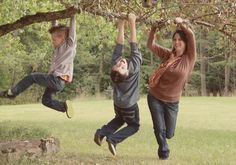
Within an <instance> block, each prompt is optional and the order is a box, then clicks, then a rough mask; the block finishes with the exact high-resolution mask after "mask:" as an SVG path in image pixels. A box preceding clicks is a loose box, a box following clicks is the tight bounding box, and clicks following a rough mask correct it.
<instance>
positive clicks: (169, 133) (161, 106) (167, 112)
mask: <svg viewBox="0 0 236 165" xmlns="http://www.w3.org/2000/svg"><path fill="white" fill-rule="evenodd" d="M147 101H148V106H149V110H150V112H151V116H152V121H153V129H154V133H155V136H156V140H157V143H158V145H159V148H158V155H159V157H161V158H167V157H168V156H169V147H168V144H167V141H166V138H168V139H170V138H172V137H173V136H174V132H175V127H176V120H177V114H178V109H179V108H178V106H179V102H175V103H169V102H164V101H161V100H158V99H156V98H155V97H153V96H152V95H151V94H150V93H149V94H148V96H147Z"/></svg>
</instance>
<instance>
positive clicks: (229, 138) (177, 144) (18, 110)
mask: <svg viewBox="0 0 236 165" xmlns="http://www.w3.org/2000/svg"><path fill="white" fill-rule="evenodd" d="M73 104H74V107H75V109H76V115H75V117H74V118H73V119H67V118H66V115H65V114H63V113H59V112H56V111H53V110H50V109H48V108H46V107H44V106H43V105H41V104H30V105H11V106H5V105H0V140H6V139H9V138H10V139H12V138H13V139H14V138H18V139H19V138H21V139H24V138H29V137H32V138H38V137H41V136H54V137H57V138H59V139H60V142H61V151H60V152H59V153H58V154H56V155H54V156H52V157H50V158H49V157H42V158H40V159H37V160H33V161H28V160H21V161H20V162H11V164H14V163H15V164H40V165H42V164H50V165H51V164H58V165H70V164H73V165H74V164H83V165H85V164H96V165H104V164H109V165H110V164H119V165H120V164H121V165H123V164H134V165H136V164H143V165H149V164H160V165H162V164H163V165H169V164H170V165H178V164H179V165H185V164H186V165H192V164H193V165H195V164H197V165H202V164H207V165H208V164H209V165H215V164H217V165H236V98H235V97H223V98H220V97H186V98H185V97H182V99H181V101H180V111H179V116H178V122H177V129H176V133H175V137H174V138H173V139H171V140H169V141H168V143H169V147H170V150H171V153H170V159H169V160H167V161H161V160H158V159H157V143H156V140H155V137H154V134H153V129H152V121H151V116H150V113H149V110H148V107H147V103H146V98H142V99H141V100H140V101H139V107H140V117H141V127H140V131H139V132H138V133H137V134H135V135H133V136H131V137H130V138H128V139H127V140H125V141H124V142H122V143H120V144H119V145H118V146H117V156H116V157H113V156H112V155H111V153H110V152H109V150H108V148H107V144H106V142H104V143H103V146H101V147H99V146H97V145H96V144H95V143H94V142H93V135H94V132H95V131H96V129H97V128H100V127H101V126H102V125H104V124H106V123H107V122H108V121H110V120H111V119H112V118H113V116H114V113H113V105H112V100H96V99H78V100H73ZM16 130H17V131H18V132H17V131H16ZM0 164H1V162H0Z"/></svg>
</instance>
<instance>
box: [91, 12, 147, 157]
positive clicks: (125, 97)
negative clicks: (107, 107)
mask: <svg viewBox="0 0 236 165" xmlns="http://www.w3.org/2000/svg"><path fill="white" fill-rule="evenodd" d="M128 22H129V25H130V29H131V33H130V48H131V57H130V58H129V59H126V58H122V57H121V55H122V49H123V45H124V24H125V20H123V19H119V20H118V35H117V44H116V47H115V49H114V52H113V56H112V69H111V74H110V76H111V80H112V81H113V90H114V92H113V100H114V110H115V117H114V118H113V119H112V120H111V121H110V122H109V123H108V124H107V125H104V126H102V128H101V129H98V130H97V131H96V133H95V135H94V142H95V143H96V144H97V145H99V146H101V144H102V140H103V138H104V137H106V141H107V143H108V148H109V150H110V152H111V153H112V154H113V155H114V156H115V155H116V145H117V144H118V143H120V142H122V141H123V140H124V139H126V138H127V137H129V136H131V135H133V134H135V133H136V132H137V131H138V130H139V126H140V125H139V107H138V104H137V101H138V99H139V87H138V85H139V79H140V66H141V63H142V55H141V53H140V52H139V50H138V47H137V39H136V25H135V22H136V16H135V15H134V14H129V15H128ZM124 123H126V124H127V126H126V127H124V128H122V129H120V130H118V129H119V128H121V126H122V125H123V124H124Z"/></svg>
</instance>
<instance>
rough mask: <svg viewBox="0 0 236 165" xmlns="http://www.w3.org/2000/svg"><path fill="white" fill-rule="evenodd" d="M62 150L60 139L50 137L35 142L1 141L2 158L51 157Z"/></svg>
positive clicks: (0, 154)
mask: <svg viewBox="0 0 236 165" xmlns="http://www.w3.org/2000/svg"><path fill="white" fill-rule="evenodd" d="M59 150H60V142H59V139H57V138H54V137H50V138H43V139H34V140H15V141H6V142H1V141H0V157H5V156H6V157H7V159H9V158H10V159H12V158H13V159H20V158H22V157H28V158H36V157H39V156H43V155H51V154H53V153H57V152H59Z"/></svg>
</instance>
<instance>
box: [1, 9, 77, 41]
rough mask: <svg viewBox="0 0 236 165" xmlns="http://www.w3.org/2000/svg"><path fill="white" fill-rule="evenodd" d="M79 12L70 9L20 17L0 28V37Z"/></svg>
mask: <svg viewBox="0 0 236 165" xmlns="http://www.w3.org/2000/svg"><path fill="white" fill-rule="evenodd" d="M78 11H79V10H78V9H77V8H75V7H73V6H72V7H70V8H67V9H65V10H61V11H55V12H45V13H36V14H35V15H27V16H24V17H21V18H20V19H18V20H17V21H15V22H13V23H9V24H5V25H1V26H0V37H1V36H3V35H5V34H7V33H9V32H11V31H14V30H16V29H19V28H23V27H25V26H27V25H31V24H33V23H40V22H48V21H53V20H57V19H65V18H69V17H71V16H72V15H73V14H75V13H76V12H78Z"/></svg>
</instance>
